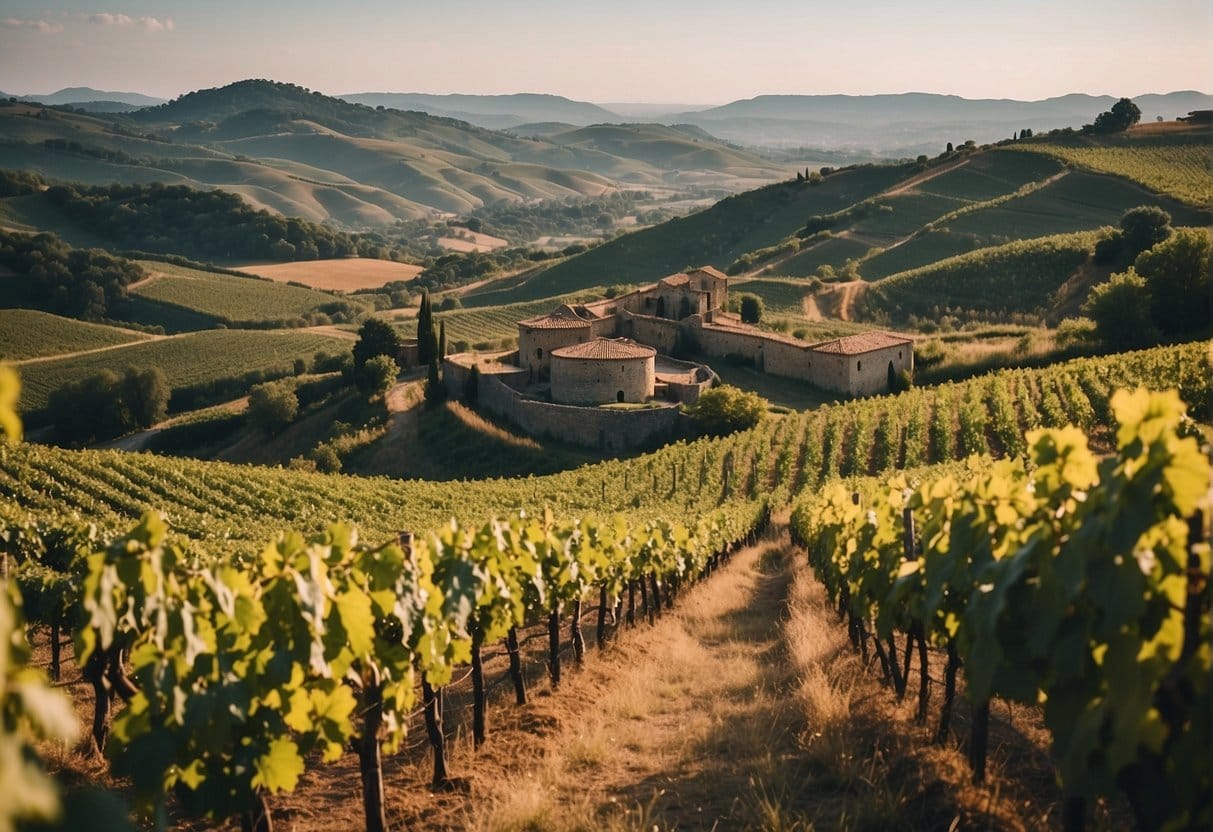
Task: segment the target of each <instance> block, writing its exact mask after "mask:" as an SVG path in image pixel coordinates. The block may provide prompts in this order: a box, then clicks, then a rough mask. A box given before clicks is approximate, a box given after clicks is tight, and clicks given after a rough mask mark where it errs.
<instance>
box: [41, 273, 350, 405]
mask: <svg viewBox="0 0 1213 832" xmlns="http://www.w3.org/2000/svg"><path fill="white" fill-rule="evenodd" d="M235 279H239V278H235ZM348 349H349V342H348V341H344V340H340V339H337V338H331V337H329V336H327V335H319V334H317V333H314V332H290V331H287V332H274V331H264V330H212V331H208V332H195V333H190V334H188V335H181V336H177V337H174V338H163V339H160V340H156V341H150V342H148V343H143V344H134V345H132V346H129V347H122V348H121V349H117V350H107V351H105V352H99V353H90V354H86V355H80V356H75V357H71V358H62V359H52V360H49V361H41V362H38V363H36V364H29V365H26V366H25V367H23V368H22V371H21V382H22V384H21V408H22V410H25V411H37V410H40V409H41V408H43V407H45V406H46V401H47V397H48V396H49V395H50V392H51V391H52V390H55V389H57V388H59V387H62V386H63V385H65V384H68V383H69V382H72V381H76V380H79V379H81V378H84V377H86V376H89V375H92V374H94V373H99V372H101V371H102V370H118V371H120V370H122V369H123V368H125V367H159V368H160V369H161V370H163V371H164V374H165V376H166V377H167V378H168V382H169V385H170V386H171V387H172V388H173V391H174V396H176V394H177V391H182V390H186V389H187V388H199V387H202V386H205V385H208V384H213V383H216V382H221V381H223V380H225V379H230V378H240V377H245V376H247V375H248V374H251V373H257V372H263V373H285V372H289V371H290V368H291V365H292V363H293V362H294V360H295V359H296V358H302V359H305V360H309V361H310V360H311V359H312V357H313V356H314V355H315V354H316V353H317V352H328V353H338V352H345V351H347V350H348ZM246 387H247V385H246ZM169 409H170V410H179V409H181V407H180V406H179V405H178V403H177V402H176V401H175V400H174V401H170V402H169Z"/></svg>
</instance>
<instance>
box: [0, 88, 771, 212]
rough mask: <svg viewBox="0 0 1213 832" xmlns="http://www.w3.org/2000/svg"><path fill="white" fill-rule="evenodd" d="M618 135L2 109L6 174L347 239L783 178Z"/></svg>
mask: <svg viewBox="0 0 1213 832" xmlns="http://www.w3.org/2000/svg"><path fill="white" fill-rule="evenodd" d="M565 132H567V131H565ZM630 132H631V134H632V135H631V138H630V139H629V140H628V141H616V142H612V143H610V145H611V149H610V150H607V149H603V148H601V147H599V146H598V142H597V141H596V140H595V139H594V138H592V137H588V136H579V135H574V136H571V137H570V139H569V141H567V142H558V141H554V140H550V139H540V140H535V139H526V138H520V137H519V136H515V135H510V134H507V133H501V132H495V131H492V130H486V129H484V128H481V127H476V126H474V125H472V124H468V123H467V122H464V121H459V120H455V119H451V118H440V117H435V116H430V115H427V114H425V113H420V112H404V111H400V110H394V109H384V110H378V109H375V108H373V107H369V106H365V105H360V104H352V103H350V102H347V101H342V100H340V99H336V98H330V97H327V96H323V95H320V94H318V93H314V92H311V91H308V90H305V89H303V88H302V87H297V86H294V85H290V84H280V83H274V82H270V81H242V82H238V83H235V84H230V85H228V86H226V87H221V88H217V89H209V90H200V91H197V92H193V93H189V94H187V95H183V96H181V97H180V98H178V99H175V100H174V101H171V102H167V103H164V104H162V105H159V106H156V107H149V108H145V109H142V110H139V111H137V112H133V113H129V114H105V115H104V116H99V117H93V116H90V115H86V114H81V113H71V112H62V111H56V110H47V111H43V110H41V109H40V108H37V107H35V106H33V105H28V104H11V103H7V102H5V106H0V145H2V146H3V147H4V157H5V165H6V166H7V167H12V168H21V169H30V170H34V171H37V172H39V173H41V174H43V175H44V176H46V177H48V178H52V179H57V180H68V181H76V182H82V183H86V184H108V183H110V182H115V181H117V182H123V183H146V182H165V183H175V184H186V185H190V186H192V187H197V188H214V187H220V188H223V189H225V190H230V191H233V192H236V193H239V194H240V195H241V196H242V197H244V198H245V199H246V200H247V201H248V202H249V203H250V204H252V205H254V206H255V207H263V208H266V209H268V210H271V211H274V212H277V213H281V214H283V215H287V216H299V217H303V218H305V219H311V220H326V219H327V220H332V221H335V222H339V223H342V224H345V225H347V226H352V227H365V226H375V225H379V226H382V225H387V224H391V223H393V222H395V221H396V219H398V218H403V219H419V218H424V217H427V216H430V215H432V214H433V213H434V212H435V211H441V212H451V213H459V214H466V213H469V212H470V211H472V210H474V209H476V208H478V207H481V206H484V205H490V204H494V203H498V202H521V201H531V200H549V199H564V198H567V197H587V196H597V195H600V194H602V193H604V192H606V191H608V190H610V189H612V188H614V187H616V186H617V185H619V184H627V185H639V186H658V185H660V186H667V187H668V186H670V185H673V186H675V187H685V186H692V185H708V186H712V187H717V188H725V189H728V190H744V189H747V188H751V187H754V186H755V185H757V184H761V183H764V182H770V181H775V180H777V179H780V178H783V177H784V176H786V175H787V174H786V170H785V169H784V168H783V166H781V165H778V164H775V163H773V162H770V161H768V160H765V159H762V158H761V157H758V156H756V155H754V154H749V153H746V152H744V151H740V150H737V149H734V148H728V147H726V146H724V145H723V144H720V143H718V142H715V141H713V140H711V139H705V138H703V137H701V136H692V135H689V134H688V133H686V132H685V131H678V130H675V131H671V130H670V129H669V128H665V127H661V126H657V125H653V126H645V127H636V128H631V129H630ZM603 144H606V142H605V141H604V142H603ZM662 148H664V149H662ZM663 160H669V161H663ZM667 164H674V165H676V168H671V167H667V166H665V165H667Z"/></svg>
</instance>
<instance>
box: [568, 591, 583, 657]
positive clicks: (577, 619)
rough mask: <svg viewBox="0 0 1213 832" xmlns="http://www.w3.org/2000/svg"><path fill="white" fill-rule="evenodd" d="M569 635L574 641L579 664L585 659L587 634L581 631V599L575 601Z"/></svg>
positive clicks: (574, 649) (575, 655)
mask: <svg viewBox="0 0 1213 832" xmlns="http://www.w3.org/2000/svg"><path fill="white" fill-rule="evenodd" d="M569 637H570V638H571V639H572V641H573V658H574V659H575V660H576V662H577V664H579V665H580V664H581V663H582V662H583V661H585V636H583V635H582V633H581V599H580V598H578V599H577V600H576V601H574V602H573V623H572V625H571V626H570V629H569Z"/></svg>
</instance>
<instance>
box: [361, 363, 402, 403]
mask: <svg viewBox="0 0 1213 832" xmlns="http://www.w3.org/2000/svg"><path fill="white" fill-rule="evenodd" d="M399 372H400V368H399V367H397V366H396V362H395V360H393V359H392V358H389V357H388V356H386V355H376V356H375V357H374V358H372V359H370V360H369V361H367V362H366V363H365V364H363V365H362V367H361V368H359V369H358V370H356V371H355V373H354V381H355V383H356V384H357V385H358V389H359V390H360V391H362V392H363V393H365V394H367V395H368V396H381V395H383V394H384V393H386V392H387V391H388V390H390V389H391V388H392V383H393V382H395V381H396V376H397V374H398V373H399Z"/></svg>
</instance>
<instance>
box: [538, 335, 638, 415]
mask: <svg viewBox="0 0 1213 832" xmlns="http://www.w3.org/2000/svg"><path fill="white" fill-rule="evenodd" d="M656 357H657V350H655V349H653V348H652V347H646V346H644V345H643V344H637V343H636V342H635V341H629V340H627V339H626V338H619V339H610V338H595V339H594V340H593V341H588V342H586V343H584V344H574V345H572V346H568V347H560V348H558V349H555V350H553V351H552V353H551V381H552V386H551V394H552V401H554V402H558V403H560V404H584V405H591V404H606V403H609V402H631V403H635V404H640V403H643V402H645V401H648V400H649V399H650V398H652V397H653V393H654V387H655V383H656V373H655V362H656Z"/></svg>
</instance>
